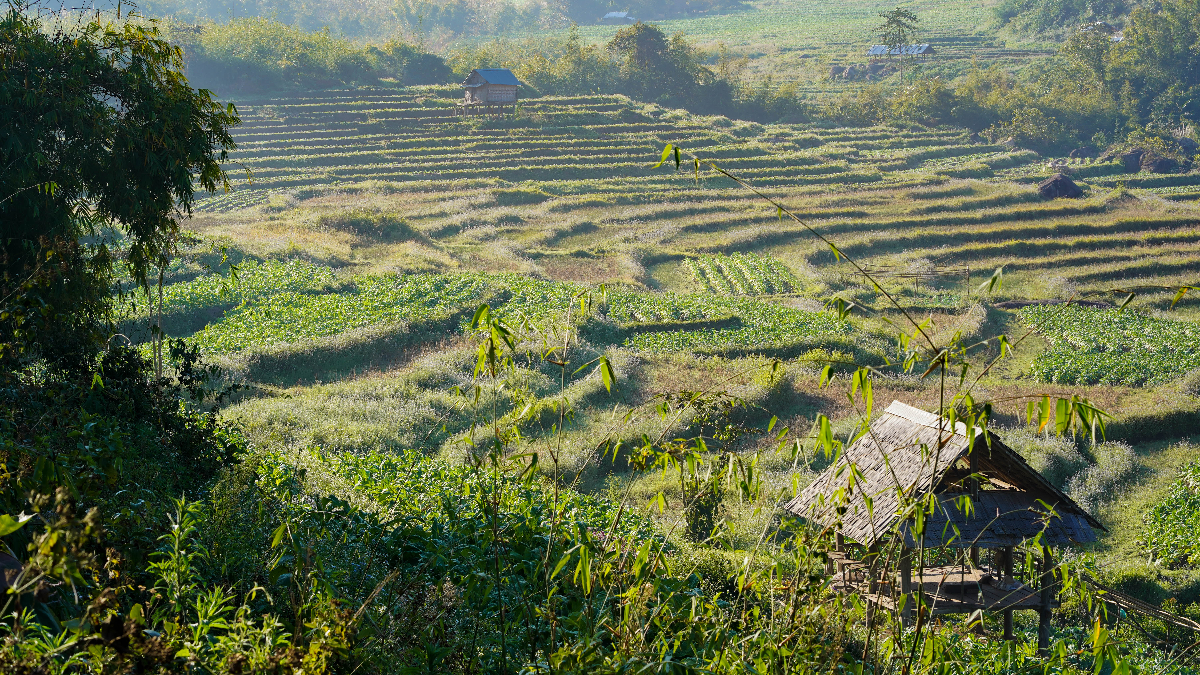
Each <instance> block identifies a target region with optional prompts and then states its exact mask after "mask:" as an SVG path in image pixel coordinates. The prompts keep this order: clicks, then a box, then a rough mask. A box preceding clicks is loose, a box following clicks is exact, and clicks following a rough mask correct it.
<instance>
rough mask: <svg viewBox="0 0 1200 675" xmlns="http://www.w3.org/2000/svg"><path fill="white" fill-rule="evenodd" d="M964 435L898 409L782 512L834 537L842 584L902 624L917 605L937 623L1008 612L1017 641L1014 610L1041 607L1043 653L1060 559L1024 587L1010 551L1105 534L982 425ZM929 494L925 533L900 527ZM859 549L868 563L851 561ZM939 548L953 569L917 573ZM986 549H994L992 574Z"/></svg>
mask: <svg viewBox="0 0 1200 675" xmlns="http://www.w3.org/2000/svg"><path fill="white" fill-rule="evenodd" d="M967 433H968V432H967V429H966V427H965V425H963V424H961V423H956V424H955V425H954V426H953V428H952V427H951V423H950V421H949V420H947V419H945V418H943V417H941V416H938V415H934V414H931V413H928V412H925V411H924V410H920V409H918V408H914V407H912V406H908V405H905V404H903V403H900V402H898V401H894V402H893V403H892V404H891V405H890V406H888V408H887V410H886V411H884V412H883V414H882V415H880V416H879V417H878V418H877V419H876V420H875V421H874V422H873V423H872V424H871V426H870V429H869V430H868V431H867V433H866V434H864V435H863V436H862V437H861V438H860V439H858V440H857V441H855V442H854V443H852V444H850V445H849V446H847V447H846V448H845V450H844V451H843V452H842V454H841V456H839V457H838V459H837V461H835V462H834V464H833V465H832V466H830V467H829V468H828V469H826V470H825V471H824V472H823V473H822V474H821V475H820V476H818V477H817V479H816V480H815V481H813V482H812V484H810V485H809V486H808V487H806V488H805V489H804V490H803V491H802V492H801V493H800V495H799V496H797V497H796V498H795V499H794V500H792V501H791V502H789V503H788V504H787V505H786V507H785V508H786V509H787V510H788V511H790V512H791V513H793V514H795V515H797V516H801V517H804V518H807V519H809V520H810V521H811V522H814V523H816V524H818V525H820V526H822V527H828V528H833V529H834V530H835V532H836V537H837V542H838V545H837V548H838V550H837V552H835V553H834V554H833V556H832V557H833V565H834V566H835V567H836V569H835V572H836V574H837V580H836V583H835V588H838V589H840V590H842V591H856V592H859V593H861V594H862V596H863V597H864V598H865V599H866V600H867V602H868V603H870V604H871V605H872V606H873V607H874V608H882V609H884V610H888V611H892V612H895V611H897V609H898V608H899V607H900V606H902V607H903V610H902V613H901V619H902V620H903V621H905V622H907V621H909V620H911V619H910V617H911V612H912V608H913V607H914V605H919V606H921V607H923V609H922V611H925V612H928V613H929V614H931V615H938V614H969V613H972V612H975V611H984V612H995V611H1000V612H1003V614H1004V637H1005V639H1012V613H1013V611H1014V610H1036V611H1037V612H1038V613H1039V615H1040V619H1041V621H1040V625H1039V630H1038V647H1039V648H1040V649H1043V650H1044V649H1046V648H1047V647H1048V645H1049V637H1050V612H1051V610H1052V609H1053V608H1054V607H1057V606H1058V600H1057V597H1056V586H1055V583H1054V576H1053V569H1054V568H1053V560H1052V559H1051V558H1050V556H1049V555H1048V554H1047V555H1045V556H1043V559H1042V560H1041V563H1040V564H1041V569H1040V571H1039V572H1038V573H1037V574H1036V575H1035V576H1036V577H1037V578H1036V579H1026V580H1025V581H1024V582H1021V581H1018V580H1017V579H1016V578H1015V577H1014V575H1013V562H1014V560H1013V549H1014V547H1016V546H1018V545H1020V544H1021V543H1022V542H1025V541H1028V540H1030V539H1032V538H1034V537H1035V536H1037V535H1038V534H1039V533H1040V534H1041V543H1042V544H1043V545H1044V546H1047V547H1065V546H1077V545H1080V544H1086V543H1088V542H1093V541H1095V540H1096V535H1095V532H1094V531H1093V530H1094V529H1104V526H1103V525H1101V524H1100V522H1099V521H1097V520H1096V519H1095V518H1093V517H1092V516H1091V515H1089V514H1088V513H1087V512H1086V511H1084V510H1083V509H1082V508H1081V507H1080V506H1079V505H1078V504H1076V503H1075V502H1074V501H1072V500H1071V498H1070V497H1068V496H1067V495H1065V494H1063V492H1062V491H1061V490H1059V489H1058V488H1056V487H1054V486H1053V485H1051V484H1050V482H1049V481H1047V480H1046V479H1045V478H1043V477H1042V476H1041V475H1040V474H1039V473H1038V472H1037V471H1035V470H1034V469H1033V467H1031V466H1029V464H1028V463H1026V462H1025V460H1024V459H1023V458H1022V457H1021V456H1020V455H1019V454H1017V453H1016V452H1015V451H1013V450H1012V449H1011V448H1009V447H1008V446H1006V445H1004V443H1003V442H1002V441H1001V440H1000V438H999V437H998V436H996V435H995V434H994V433H991V432H984V431H983V430H980V429H975V430H973V433H972V434H971V435H972V438H970V439H968V437H967ZM850 464H853V465H854V466H855V468H856V470H857V471H858V472H859V473H860V475H861V478H860V479H859V480H857V482H856V484H855V485H854V487H853V489H852V490H849V494H848V496H847V497H846V500H845V501H841V502H840V503H839V500H836V499H835V495H836V492H837V490H838V489H839V488H844V487H845V486H846V483H847V473H846V469H847V468H848V466H849V465H850ZM930 492H932V493H933V495H935V497H936V504H937V506H936V507H935V508H934V513H933V514H932V515H929V516H927V517H926V519H925V527H924V532H923V533H917V532H916V531H915V530H916V528H915V526H914V522H913V521H912V520H911V519H910V520H908V521H905V522H900V516H899V515H898V514H897V510H898V508H899V506H900V495H901V494H907V495H910V496H912V497H917V498H920V497H926V496H928V495H929V494H930ZM968 496H969V497H970V503H971V505H972V508H971V509H969V510H968V509H966V508H964V507H965V503H966V501H967V500H965V499H963V498H964V497H968ZM840 508H844V512H842V513H841V514H840V515H839V510H840ZM855 546H857V547H859V548H858V552H859V555H856V556H852V555H850V551H849V549H850V547H855ZM885 546H896V547H897V548H898V549H899V556H896V557H898V561H896V564H895V565H894V567H895V569H890V568H889V567H891V562H890V561H884V560H882V559H881V558H882V556H880V555H879V553H880V551H881V550H884V547H885ZM938 548H944V549H948V550H950V551H956V552H957V555H956V560H955V561H954V562H953V564H949V565H946V564H942V565H937V566H925V565H924V564H923V561H917V572H916V573H915V574H914V570H913V567H914V560H913V559H914V557H915V556H916V554H917V552H918V551H919V550H922V551H923V550H928V549H938ZM981 549H982V550H989V549H990V550H992V551H994V554H993V555H992V556H991V561H990V565H988V566H987V567H985V566H983V565H982V564H981V562H980V555H979V553H980V550H981ZM1047 550H1048V549H1047Z"/></svg>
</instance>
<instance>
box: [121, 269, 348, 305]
mask: <svg viewBox="0 0 1200 675" xmlns="http://www.w3.org/2000/svg"><path fill="white" fill-rule="evenodd" d="M336 281H337V275H336V274H335V273H334V271H333V270H332V269H331V268H329V267H325V266H323V265H314V264H312V263H309V262H305V261H303V260H290V261H288V262H278V261H274V260H269V261H267V262H263V263H259V262H256V261H253V260H249V261H246V262H243V263H242V264H240V265H238V267H237V275H236V278H234V277H232V276H222V275H219V274H206V275H204V276H201V277H197V278H195V279H193V280H191V281H185V282H182V283H178V284H170V285H169V286H165V287H164V288H163V312H164V313H165V314H172V313H175V312H182V311H194V310H199V309H207V308H209V307H217V306H219V305H228V304H230V303H233V304H241V303H246V302H254V301H258V300H262V299H264V298H268V297H271V296H272V295H275V294H277V293H282V292H285V291H292V292H296V293H303V292H312V291H318V290H321V289H323V288H326V287H328V286H331V285H333V284H334V283H336ZM151 292H152V293H154V291H153V289H152V291H151ZM154 301H155V305H156V306H157V302H158V299H157V298H154ZM146 308H147V303H146V297H145V295H143V294H141V293H134V294H132V295H131V296H127V297H126V302H125V311H127V312H130V313H132V312H135V311H136V310H137V309H142V310H145V309H146Z"/></svg>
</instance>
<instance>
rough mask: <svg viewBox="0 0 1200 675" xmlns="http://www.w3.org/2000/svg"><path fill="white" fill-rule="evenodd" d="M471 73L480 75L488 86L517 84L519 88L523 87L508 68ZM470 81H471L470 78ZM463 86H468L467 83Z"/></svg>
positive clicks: (479, 70) (487, 69)
mask: <svg viewBox="0 0 1200 675" xmlns="http://www.w3.org/2000/svg"><path fill="white" fill-rule="evenodd" d="M471 72H473V73H479V76H480V77H482V78H483V81H484V82H487V83H488V84H515V85H517V86H518V87H520V86H522V82H521V81H520V80H518V79H517V76H516V75H513V74H512V71H511V70H509V69H508V68H476V69H475V70H472V71H471ZM468 79H470V77H469V76H468ZM463 84H466V82H464V83H463Z"/></svg>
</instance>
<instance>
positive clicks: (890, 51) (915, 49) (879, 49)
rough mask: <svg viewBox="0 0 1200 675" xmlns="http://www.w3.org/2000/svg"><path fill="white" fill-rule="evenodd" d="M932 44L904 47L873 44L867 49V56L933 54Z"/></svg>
mask: <svg viewBox="0 0 1200 675" xmlns="http://www.w3.org/2000/svg"><path fill="white" fill-rule="evenodd" d="M933 53H934V51H933V46H931V45H929V44H928V43H926V44H923V45H904V47H902V48H901V47H889V46H887V45H875V46H873V47H871V48H870V49H868V50H867V56H888V55H892V56H896V55H898V54H904V55H905V56H924V55H926V54H933Z"/></svg>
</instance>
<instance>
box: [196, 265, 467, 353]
mask: <svg viewBox="0 0 1200 675" xmlns="http://www.w3.org/2000/svg"><path fill="white" fill-rule="evenodd" d="M486 290H487V286H486V284H485V283H484V282H483V280H482V279H480V278H478V277H472V276H443V275H430V274H414V275H393V276H365V277H358V278H357V279H355V282H354V287H353V289H352V290H350V291H347V292H341V293H325V294H319V295H318V294H307V293H300V292H296V291H291V290H288V291H283V292H280V293H276V294H274V295H271V296H269V297H266V298H263V299H261V300H259V301H258V302H253V303H247V304H244V305H242V306H240V307H238V308H236V309H234V310H232V311H231V312H229V313H228V314H226V315H225V317H224V318H223V319H222V320H221V321H219V322H217V323H215V324H211V325H209V326H208V327H206V328H205V329H204V330H202V331H200V332H198V333H196V335H195V336H193V340H194V341H195V342H196V343H198V344H199V345H200V347H201V349H202V350H203V351H205V352H207V353H210V354H227V353H231V352H236V351H241V350H243V349H247V348H249V347H253V346H261V345H270V344H278V343H287V342H295V341H297V340H305V339H312V338H319V337H325V336H328V335H336V334H338V333H342V332H345V331H348V330H353V329H355V328H362V327H365V326H370V325H372V324H379V323H391V322H400V321H404V322H410V321H414V320H418V319H426V318H429V317H431V316H441V315H446V314H448V313H450V312H452V311H454V310H456V309H461V308H463V307H465V306H467V305H469V304H471V303H472V302H474V301H475V300H477V299H479V298H480V297H482V296H483V295H484V293H485V291H486Z"/></svg>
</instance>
